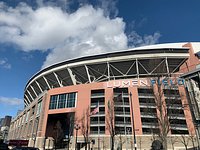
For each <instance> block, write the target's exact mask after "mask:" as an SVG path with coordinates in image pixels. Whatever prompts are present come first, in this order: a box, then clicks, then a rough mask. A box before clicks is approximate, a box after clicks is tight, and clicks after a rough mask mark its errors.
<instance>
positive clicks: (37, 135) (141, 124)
mask: <svg viewBox="0 0 200 150" xmlns="http://www.w3.org/2000/svg"><path fill="white" fill-rule="evenodd" d="M184 46H186V47H190V49H189V53H190V57H189V59H188V60H187V61H186V62H187V64H186V63H184V64H182V66H181V67H180V72H181V73H182V72H186V71H188V70H186V69H188V68H192V69H193V68H194V66H196V65H198V63H199V62H198V59H197V57H196V56H195V55H194V53H193V49H192V48H191V47H192V45H191V44H186V45H184ZM172 76H173V75H172ZM152 79H157V77H156V76H154V77H143V78H135V77H133V78H129V79H116V80H113V79H112V80H110V81H104V82H92V83H87V84H78V85H70V86H63V87H56V88H52V89H48V90H46V91H43V93H41V94H40V95H38V96H37V98H35V99H34V100H33V101H32V102H31V103H30V104H29V105H27V106H26V108H25V109H24V111H23V112H22V113H21V114H19V115H18V116H17V117H16V118H15V119H14V120H13V121H12V123H11V127H10V131H9V139H29V146H35V147H39V148H40V149H45V148H46V149H51V148H53V146H54V145H57V146H58V147H59V146H60V145H62V146H63V147H66V146H69V147H72V148H74V147H75V146H76V145H75V143H76V134H77V136H78V139H77V143H79V144H78V146H80V147H81V143H83V141H84V139H83V134H82V133H81V131H82V130H81V129H79V130H76V129H75V128H74V126H75V125H79V126H80V127H81V123H82V122H81V119H82V118H83V117H84V116H86V111H87V109H88V110H89V132H90V135H89V137H90V147H91V148H100V147H101V148H103V147H104V148H105V149H106V148H109V147H110V142H109V141H110V138H109V135H110V133H109V127H108V124H107V121H106V120H107V118H108V112H109V109H111V108H110V107H109V101H112V100H114V101H115V102H116V103H115V105H114V106H115V108H116V109H115V128H116V131H118V132H119V133H118V134H117V136H116V143H115V146H116V147H118V146H119V145H120V144H119V143H120V142H119V141H120V137H121V136H122V139H123V140H124V141H126V142H124V144H123V146H122V147H123V148H124V149H125V148H128V149H131V148H132V147H133V146H134V143H133V142H132V141H133V138H134V132H132V131H135V135H136V141H137V146H138V148H139V149H145V148H146V149H149V148H150V146H151V143H152V140H153V139H154V138H155V137H156V136H155V135H156V132H157V130H158V129H159V125H158V124H157V122H156V117H157V115H158V112H157V106H156V102H155V100H154V99H155V95H156V92H157V90H156V87H155V86H157V84H155V85H154V86H152V85H151V83H152V82H151V80H152ZM176 79H177V78H176ZM141 81H144V82H141ZM146 81H147V82H146ZM172 81H174V80H172ZM145 83H146V85H145ZM161 83H162V82H161ZM163 83H168V84H169V86H166V87H165V86H162V91H163V93H162V99H163V100H165V101H166V102H165V103H166V104H165V106H163V107H166V108H167V109H168V110H169V111H173V112H174V113H175V114H174V115H176V116H171V117H172V118H171V120H170V121H172V123H171V124H170V126H171V129H170V131H169V137H168V138H169V140H168V141H170V139H172V138H174V140H175V139H176V138H177V137H178V138H179V140H181V138H182V136H181V135H185V134H187V138H190V137H191V136H192V137H193V136H194V135H195V128H194V124H193V122H192V116H191V112H190V109H189V106H188V99H187V93H186V92H185V87H184V85H182V84H180V85H176V86H171V85H170V84H171V83H172V82H169V81H167V82H163ZM174 83H175V82H174ZM130 93H131V94H132V97H130V96H131V94H130ZM35 95H37V94H35ZM172 99H175V100H176V103H173V104H171V100H172ZM131 100H132V102H130V101H131ZM147 101H148V102H147ZM167 101H169V102H167ZM131 104H132V106H131ZM167 104H170V106H169V108H168V106H167ZM97 107H98V111H97V112H96V113H95V114H91V113H92V112H93V110H94V109H95V108H97ZM131 107H132V108H133V112H132V109H131ZM132 113H133V114H132ZM132 116H133V117H134V118H132ZM173 117H174V118H173ZM71 118H72V120H73V121H71ZM133 119H134V121H133ZM177 120H178V121H177ZM133 123H134V124H133ZM133 125H134V127H135V130H133ZM71 127H72V128H73V132H72V134H70V133H69V132H70V131H69V130H70V128H71ZM69 136H70V137H69ZM194 137H195V136H194ZM69 139H70V141H69V143H68V142H66V141H67V140H69ZM92 140H94V141H95V143H92V142H91V141H92ZM146 140H147V141H148V142H145V143H144V141H146ZM141 143H142V145H141ZM180 143H181V142H180ZM180 143H177V144H175V145H174V146H175V147H183V145H181V144H180ZM195 144H196V143H195ZM105 145H107V147H106V146H105ZM192 145H193V143H192V141H190V142H189V144H188V147H192ZM168 146H169V147H171V148H172V143H170V142H169V143H168ZM63 147H62V148H63Z"/></svg>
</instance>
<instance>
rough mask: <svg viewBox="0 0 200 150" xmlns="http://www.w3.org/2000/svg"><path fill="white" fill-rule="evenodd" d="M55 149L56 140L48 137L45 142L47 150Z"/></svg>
mask: <svg viewBox="0 0 200 150" xmlns="http://www.w3.org/2000/svg"><path fill="white" fill-rule="evenodd" d="M53 148H54V139H53V138H52V137H48V139H46V142H45V149H53Z"/></svg>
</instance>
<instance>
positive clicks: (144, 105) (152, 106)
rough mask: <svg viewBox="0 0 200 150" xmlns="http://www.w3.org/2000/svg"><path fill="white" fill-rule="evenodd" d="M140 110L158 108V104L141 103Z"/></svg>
mask: <svg viewBox="0 0 200 150" xmlns="http://www.w3.org/2000/svg"><path fill="white" fill-rule="evenodd" d="M140 108H156V103H140Z"/></svg>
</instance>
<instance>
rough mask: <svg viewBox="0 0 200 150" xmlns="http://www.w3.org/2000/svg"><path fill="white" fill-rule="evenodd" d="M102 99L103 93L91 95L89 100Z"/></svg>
mask: <svg viewBox="0 0 200 150" xmlns="http://www.w3.org/2000/svg"><path fill="white" fill-rule="evenodd" d="M102 97H104V93H92V94H91V98H102Z"/></svg>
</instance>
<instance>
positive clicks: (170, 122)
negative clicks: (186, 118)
mask: <svg viewBox="0 0 200 150" xmlns="http://www.w3.org/2000/svg"><path fill="white" fill-rule="evenodd" d="M167 79H168V78H167V77H166V78H162V79H161V78H160V77H157V79H156V80H155V81H156V83H155V84H154V85H153V89H154V97H155V103H156V110H157V121H158V124H159V130H160V132H158V138H159V140H160V141H161V142H162V144H163V148H164V149H165V150H167V137H168V135H169V133H170V131H171V132H172V127H173V129H174V130H175V128H176V125H177V123H179V121H180V120H178V121H177V119H178V116H180V115H184V112H183V109H182V101H181V97H183V96H184V94H183V93H179V90H178V86H177V85H176V83H173V84H171V83H170V84H171V85H170V86H169V83H168V80H167ZM160 80H161V81H162V84H161V83H160V82H161V81H160ZM163 81H164V82H163ZM170 82H171V81H170ZM185 123H186V122H185ZM172 134H173V132H172ZM180 134H181V133H180Z"/></svg>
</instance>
